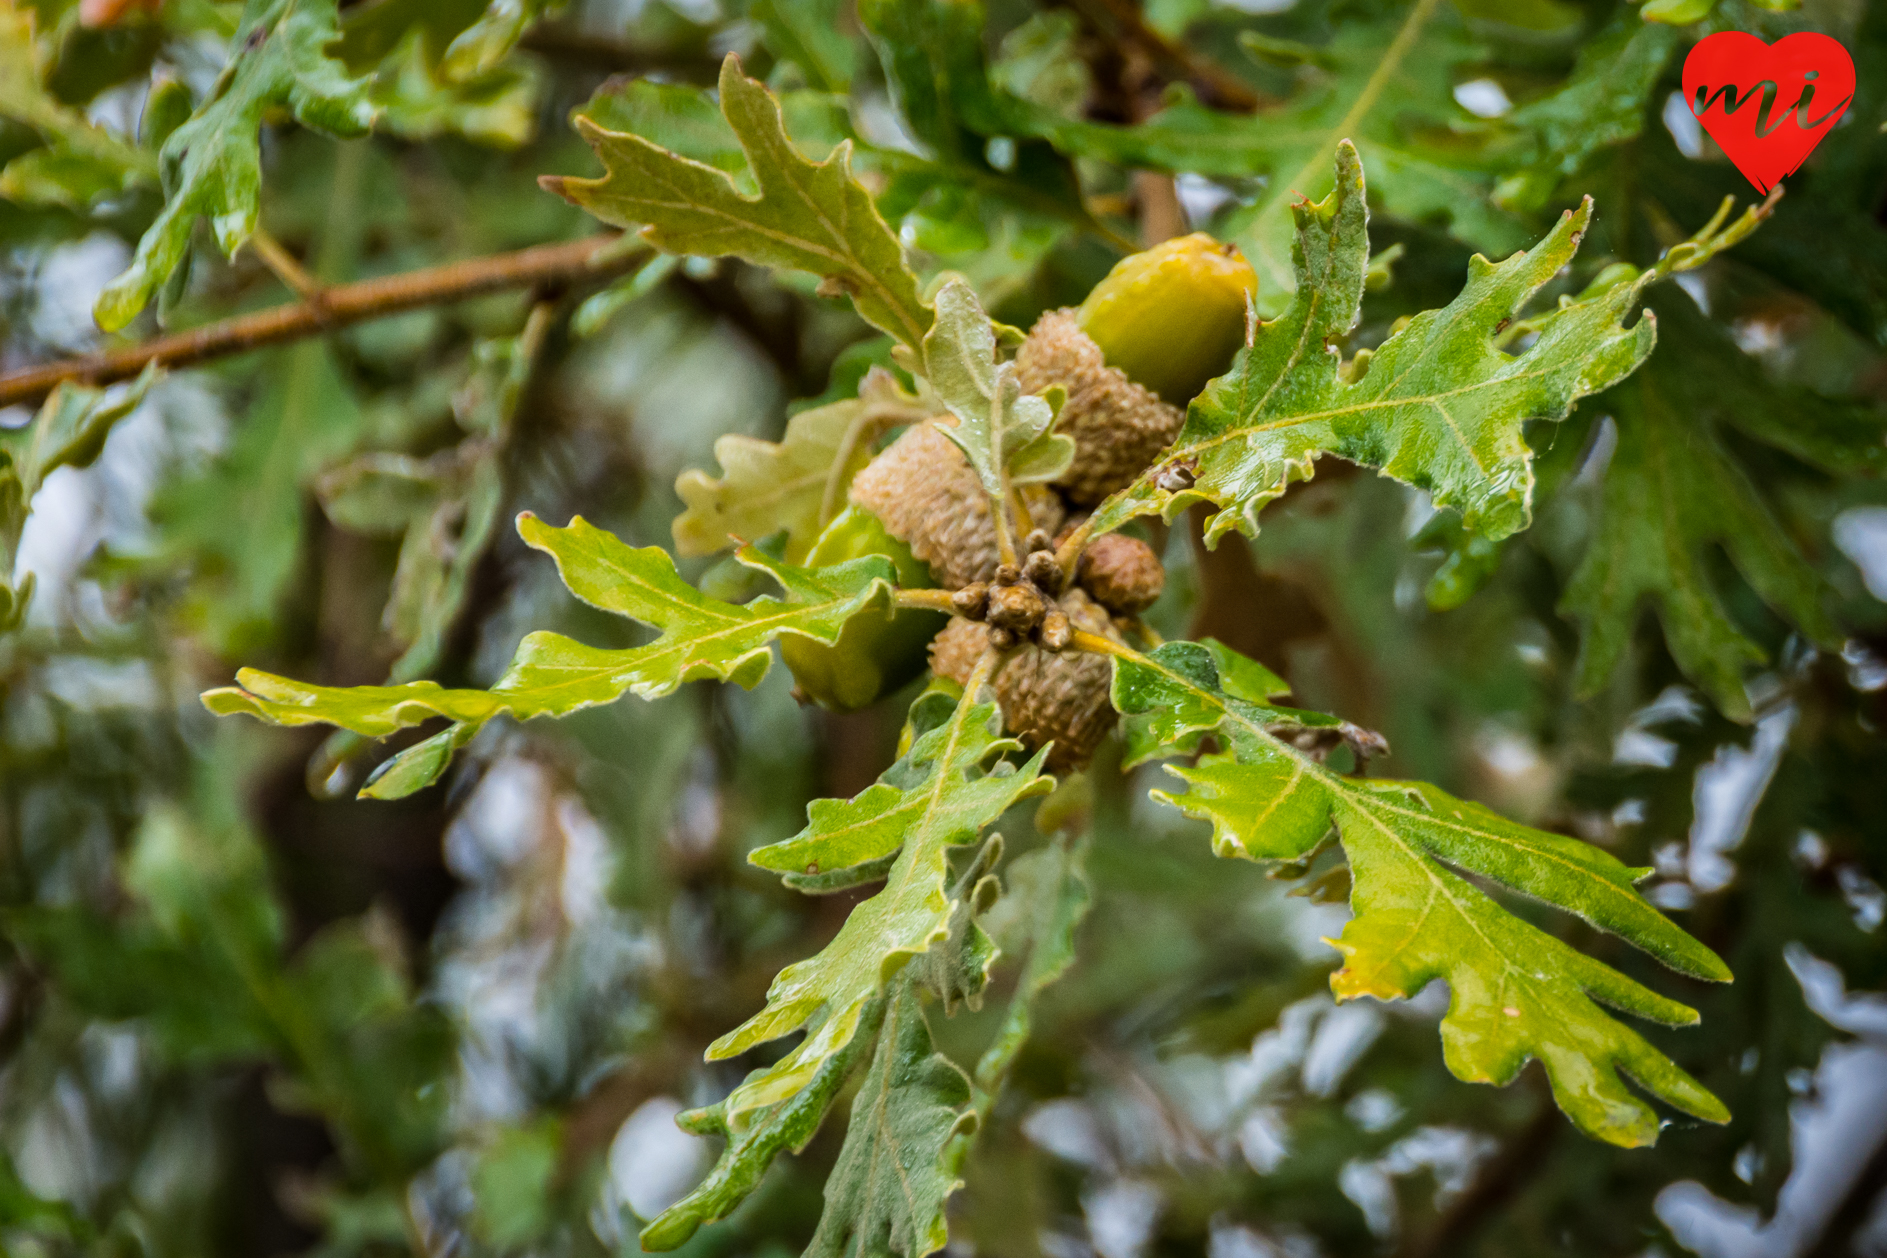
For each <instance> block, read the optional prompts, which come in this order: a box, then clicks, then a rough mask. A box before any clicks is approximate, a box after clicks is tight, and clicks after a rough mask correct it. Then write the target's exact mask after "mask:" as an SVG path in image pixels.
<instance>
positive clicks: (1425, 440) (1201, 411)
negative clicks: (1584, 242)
mask: <svg viewBox="0 0 1887 1258" xmlns="http://www.w3.org/2000/svg"><path fill="white" fill-rule="evenodd" d="M1728 209H1729V207H1728V205H1727V203H1726V205H1725V206H1724V207H1723V208H1722V209H1721V210H1720V211H1719V213H1718V215H1717V216H1716V218H1714V219H1712V220H1711V222H1710V223H1709V224H1707V225H1706V226H1705V227H1704V228H1703V229H1702V230H1701V231H1700V232H1699V233H1698V234H1697V236H1695V237H1693V238H1692V239H1691V240H1689V241H1686V242H1684V243H1683V244H1680V245H1678V246H1676V247H1675V248H1673V249H1671V250H1670V251H1669V252H1668V253H1667V254H1666V255H1665V257H1664V259H1663V260H1661V261H1660V262H1659V264H1658V265H1657V266H1656V267H1654V268H1652V269H1651V270H1649V271H1646V272H1644V273H1642V274H1638V273H1636V272H1633V273H1632V274H1631V275H1630V276H1629V277H1627V278H1626V279H1624V280H1623V281H1622V282H1617V283H1613V284H1610V285H1608V286H1605V287H1603V288H1602V289H1600V290H1599V291H1596V292H1592V293H1589V294H1582V297H1581V299H1580V300H1576V301H1575V300H1571V299H1566V300H1564V301H1563V302H1562V304H1561V305H1560V306H1559V307H1558V308H1557V309H1555V310H1552V311H1550V312H1548V313H1547V314H1546V315H1543V316H1540V317H1539V318H1536V319H1533V320H1530V321H1528V322H1527V324H1526V328H1527V330H1529V331H1531V332H1532V333H1534V334H1535V339H1534V341H1533V343H1532V344H1531V345H1530V346H1528V347H1527V348H1526V349H1525V350H1524V352H1521V353H1519V354H1512V353H1509V352H1508V347H1509V345H1510V344H1511V342H1512V339H1513V338H1512V336H1511V335H1509V336H1506V337H1503V336H1502V333H1504V332H1509V329H1510V325H1513V324H1514V321H1515V320H1516V319H1517V318H1518V317H1519V315H1520V312H1521V308H1522V307H1523V306H1524V305H1525V304H1526V303H1527V302H1528V301H1529V300H1530V299H1532V297H1533V296H1534V295H1535V294H1536V293H1538V292H1539V290H1540V289H1541V287H1543V286H1544V285H1545V284H1547V283H1548V282H1549V281H1551V280H1552V279H1553V278H1554V276H1556V275H1557V274H1558V273H1559V272H1560V270H1561V269H1562V268H1564V267H1565V266H1566V265H1567V263H1568V262H1570V261H1571V260H1572V257H1573V254H1574V252H1575V251H1576V250H1577V248H1578V246H1579V241H1580V239H1581V237H1582V236H1583V235H1584V233H1585V230H1586V227H1587V225H1588V223H1589V222H1590V220H1591V215H1592V207H1591V202H1590V200H1589V199H1588V200H1587V201H1585V202H1583V203H1582V204H1581V205H1580V207H1579V208H1578V209H1577V210H1573V211H1569V212H1567V213H1566V214H1564V215H1562V216H1561V218H1560V220H1559V222H1558V224H1557V225H1555V227H1554V228H1553V230H1552V231H1551V232H1550V233H1548V235H1547V236H1546V238H1545V239H1543V240H1542V241H1540V243H1539V244H1537V245H1535V246H1534V247H1533V248H1532V249H1529V250H1527V251H1525V252H1524V253H1517V254H1515V255H1513V256H1512V257H1510V258H1508V259H1506V260H1505V261H1502V262H1489V261H1488V260H1487V259H1486V258H1483V257H1480V256H1479V255H1476V256H1475V257H1473V258H1471V259H1470V260H1469V263H1468V282H1467V285H1466V287H1464V288H1463V289H1462V291H1461V294H1460V295H1459V296H1458V297H1456V298H1455V299H1454V301H1452V302H1450V303H1449V304H1448V305H1447V306H1445V307H1443V308H1441V309H1440V310H1428V311H1424V312H1423V313H1421V314H1419V315H1416V316H1415V317H1414V318H1413V319H1411V320H1409V321H1408V323H1407V324H1406V325H1405V326H1403V327H1401V328H1400V329H1399V330H1398V331H1397V332H1396V333H1395V334H1394V335H1392V336H1391V337H1389V339H1388V340H1386V341H1384V342H1383V344H1382V345H1381V346H1380V347H1379V348H1378V349H1376V350H1375V351H1374V352H1373V353H1370V352H1367V351H1365V352H1360V353H1358V354H1357V355H1356V357H1355V358H1354V359H1352V360H1351V361H1350V362H1349V363H1347V364H1345V363H1342V362H1341V361H1340V355H1339V353H1338V350H1337V348H1336V344H1335V343H1336V342H1337V341H1339V340H1341V339H1342V338H1343V337H1344V336H1346V335H1347V334H1348V333H1349V331H1350V330H1351V328H1353V327H1354V326H1355V324H1356V320H1357V316H1358V313H1359V311H1360V302H1361V299H1362V293H1363V286H1364V279H1365V276H1366V274H1367V270H1368V265H1369V239H1368V231H1367V228H1368V210H1367V208H1366V206H1365V201H1364V186H1363V170H1362V165H1361V162H1360V161H1359V159H1358V156H1357V153H1356V150H1355V149H1354V148H1352V147H1350V145H1349V144H1347V143H1344V144H1340V145H1338V147H1337V186H1336V188H1335V190H1334V191H1333V192H1332V193H1331V194H1330V196H1328V197H1326V198H1325V199H1324V200H1323V201H1321V202H1318V203H1316V204H1310V203H1305V204H1300V205H1297V206H1294V207H1293V209H1292V213H1293V214H1294V215H1295V216H1296V218H1297V224H1298V243H1297V246H1296V249H1295V251H1294V257H1295V261H1296V265H1297V271H1298V278H1299V283H1298V288H1297V295H1296V296H1295V297H1294V298H1293V300H1292V303H1291V307H1290V309H1289V310H1287V311H1285V313H1284V314H1283V315H1281V316H1279V317H1278V318H1277V319H1274V320H1270V321H1266V322H1263V323H1260V324H1259V326H1258V329H1257V333H1256V336H1255V338H1254V340H1253V344H1252V345H1251V346H1250V347H1249V348H1247V349H1244V350H1241V351H1240V352H1239V355H1238V358H1237V359H1236V360H1235V361H1234V362H1233V365H1232V370H1231V371H1229V372H1228V373H1226V374H1225V375H1223V376H1221V377H1219V378H1218V379H1217V380H1215V381H1213V382H1212V384H1210V385H1209V386H1207V388H1206V391H1205V392H1204V393H1203V394H1201V395H1200V396H1199V397H1198V398H1196V399H1195V400H1194V401H1193V404H1192V406H1191V408H1190V409H1189V411H1188V412H1187V416H1186V424H1185V427H1184V428H1182V429H1181V430H1180V434H1179V437H1178V438H1177V440H1175V442H1174V443H1173V445H1172V446H1170V447H1169V448H1168V449H1167V450H1166V452H1165V453H1164V454H1163V455H1162V456H1161V460H1160V465H1159V467H1157V468H1155V469H1154V470H1153V471H1152V472H1150V473H1149V474H1148V476H1147V477H1146V478H1143V479H1142V480H1141V481H1140V482H1138V483H1137V484H1135V485H1131V486H1129V487H1128V488H1127V489H1125V490H1122V491H1121V493H1120V494H1119V495H1117V496H1116V497H1115V498H1114V499H1112V500H1110V501H1109V502H1107V503H1105V504H1103V505H1102V507H1101V508H1100V509H1099V510H1098V511H1097V512H1096V527H1097V528H1098V529H1103V530H1104V529H1107V528H1113V527H1117V526H1118V525H1119V524H1120V523H1121V522H1124V521H1125V520H1126V519H1128V518H1131V517H1132V516H1134V515H1139V514H1147V513H1150V512H1153V511H1159V512H1161V513H1162V514H1164V515H1165V517H1166V518H1167V519H1169V520H1170V519H1171V518H1173V516H1174V515H1176V514H1177V513H1178V512H1179V511H1180V510H1182V509H1184V508H1185V507H1186V506H1187V505H1189V504H1191V503H1195V502H1199V503H1209V504H1211V505H1213V506H1216V507H1218V508H1219V510H1218V512H1217V513H1216V514H1214V515H1213V516H1212V517H1211V519H1210V520H1209V521H1208V523H1207V525H1206V538H1207V540H1208V541H1209V542H1211V541H1216V540H1217V539H1218V538H1219V537H1220V536H1222V535H1223V534H1225V533H1226V532H1228V531H1229V530H1231V529H1234V528H1236V529H1238V530H1239V531H1241V532H1243V533H1246V534H1248V535H1250V534H1255V533H1256V532H1257V528H1258V512H1259V511H1260V510H1261V509H1262V508H1263V507H1264V505H1265V504H1266V503H1268V502H1270V501H1271V500H1273V499H1274V498H1276V497H1278V496H1279V495H1280V494H1282V493H1283V492H1284V491H1285V489H1286V488H1287V487H1288V486H1289V485H1290V484H1291V482H1292V481H1296V480H1308V479H1310V477H1311V476H1312V475H1313V474H1314V463H1315V460H1316V459H1317V457H1318V456H1319V455H1322V454H1335V455H1338V456H1339V457H1341V458H1345V459H1349V460H1350V461H1352V462H1355V463H1361V464H1363V465H1364V466H1366V467H1373V468H1376V469H1378V470H1380V471H1381V472H1383V473H1384V474H1385V475H1388V476H1392V477H1394V478H1396V479H1397V480H1400V481H1403V482H1405V483H1407V484H1410V485H1414V486H1417V487H1418V488H1421V489H1425V490H1427V491H1428V492H1429V493H1430V495H1431V496H1432V497H1433V499H1434V501H1435V503H1436V504H1437V505H1438V506H1443V507H1450V508H1453V509H1455V510H1457V511H1459V512H1461V514H1462V516H1463V517H1464V523H1465V524H1466V526H1467V527H1468V528H1469V529H1471V530H1472V531H1474V532H1476V533H1479V534H1482V535H1484V536H1486V537H1489V538H1491V539H1495V540H1498V539H1500V538H1503V537H1507V536H1510V535H1512V534H1513V533H1516V532H1518V531H1519V530H1521V529H1523V528H1525V527H1526V526H1527V524H1528V523H1529V522H1530V520H1531V518H1532V496H1533V482H1534V475H1533V466H1532V464H1533V455H1532V451H1531V450H1530V449H1529V448H1528V446H1527V442H1526V438H1525V435H1524V427H1525V424H1526V421H1527V420H1529V419H1545V420H1554V421H1557V420H1562V419H1564V418H1565V417H1566V416H1567V415H1568V414H1569V413H1570V411H1571V409H1572V405H1573V403H1574V402H1575V401H1577V400H1578V399H1579V398H1581V397H1584V396H1586V395H1588V394H1591V393H1595V392H1598V391H1599V390H1601V389H1604V388H1606V387H1608V386H1609V385H1611V384H1613V383H1615V382H1617V381H1618V380H1621V379H1623V378H1624V377H1625V376H1627V375H1629V374H1630V373H1631V372H1632V371H1633V370H1634V369H1636V368H1637V366H1638V365H1639V364H1640V363H1642V362H1643V361H1644V359H1645V357H1646V356H1647V355H1648V354H1650V352H1651V349H1652V346H1653V345H1654V344H1655V342H1656V338H1657V324H1656V320H1655V318H1653V317H1652V316H1650V315H1648V314H1647V315H1646V316H1645V317H1644V318H1642V319H1639V320H1638V321H1637V322H1636V323H1635V324H1633V325H1632V326H1631V327H1626V326H1625V322H1624V321H1625V320H1626V319H1628V318H1630V317H1631V316H1632V315H1633V314H1634V313H1636V311H1637V310H1638V307H1639V304H1640V298H1641V295H1642V294H1643V292H1644V290H1645V288H1646V287H1647V286H1649V285H1650V284H1652V283H1654V282H1656V281H1658V280H1660V279H1663V278H1664V277H1666V276H1667V275H1670V274H1672V273H1674V272H1677V271H1681V270H1688V269H1690V268H1692V267H1695V266H1697V265H1700V264H1701V263H1702V262H1703V261H1704V260H1706V259H1708V258H1709V257H1712V256H1714V255H1715V254H1716V253H1718V252H1720V251H1721V250H1723V249H1725V248H1728V247H1729V246H1730V245H1732V244H1734V243H1736V242H1737V241H1739V240H1741V239H1742V238H1743V237H1744V236H1746V235H1748V234H1749V232H1750V231H1752V230H1754V228H1755V226H1756V224H1757V223H1758V222H1760V221H1761V217H1762V213H1763V212H1762V211H1758V210H1752V211H1750V212H1748V213H1746V214H1745V215H1744V216H1743V217H1742V218H1740V219H1738V220H1737V221H1736V222H1735V223H1732V224H1730V225H1729V226H1728V227H1724V226H1722V223H1723V220H1724V218H1725V217H1726V216H1727V213H1728ZM1518 330H1519V329H1518V328H1514V329H1513V331H1516V332H1517V331H1518ZM1180 470H1183V471H1184V473H1185V476H1186V477H1188V478H1190V480H1191V482H1192V483H1191V484H1190V485H1184V486H1183V487H1174V488H1170V489H1169V488H1164V487H1163V486H1164V485H1166V484H1172V483H1173V481H1172V478H1173V477H1174V476H1175V475H1176V474H1177V473H1178V472H1179V471H1180Z"/></svg>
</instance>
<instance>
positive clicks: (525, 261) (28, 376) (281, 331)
mask: <svg viewBox="0 0 1887 1258" xmlns="http://www.w3.org/2000/svg"><path fill="white" fill-rule="evenodd" d="M622 243H624V242H623V239H622V237H621V236H619V235H616V234H614V233H609V234H604V235H598V236H589V237H586V238H585V239H583V240H572V241H566V242H564V243H561V244H554V245H536V246H533V247H532V248H529V249H520V250H518V251H517V252H516V253H499V254H493V255H491V256H490V257H484V258H468V259H466V260H465V261H463V262H448V263H446V264H445V265H444V266H435V267H428V268H426V269H425V270H423V271H407V272H404V273H402V274H399V275H386V276H381V277H380V278H378V279H371V280H361V281H360V282H358V283H354V284H341V285H337V286H335V287H333V288H328V289H323V290H322V292H321V299H320V300H319V301H318V302H306V301H301V302H295V303H292V304H290V305H286V306H273V307H271V308H269V309H267V310H258V311H256V312H255V313H254V314H246V315H238V316H237V317H235V318H233V319H223V320H221V321H219V322H216V323H209V324H205V325H204V326H202V327H200V328H192V329H190V330H189V331H188V332H178V333H175V334H174V335H171V336H160V337H158V338H156V339H155V340H150V341H144V342H141V343H139V344H137V345H126V346H124V347H122V348H119V349H110V350H102V351H100V352H98V353H96V354H87V355H86V356H84V357H82V358H68V359H65V360H63V361H60V362H54V363H42V364H40V365H39V366H36V367H26V368H22V369H21V370H19V371H12V372H8V373H7V374H6V375H4V376H0V406H11V405H14V404H15V403H19V402H37V401H39V400H40V399H41V398H44V397H45V396H46V395H47V394H48V393H51V392H52V391H53V389H55V388H57V387H58V386H59V385H61V384H63V383H65V382H66V381H68V380H71V381H79V382H83V383H85V384H110V383H111V382H113V381H115V380H129V379H130V378H131V377H133V376H135V375H137V374H138V373H139V372H140V371H142V370H144V368H145V366H146V364H149V363H157V364H158V365H160V366H163V367H184V366H188V365H190V364H192V363H200V362H204V361H206V360H207V359H211V358H220V357H222V356H224V355H226V354H240V353H244V352H246V351H248V350H252V349H260V348H261V347H262V346H265V345H278V344H280V343H282V342H283V341H292V340H297V339H299V338H301V337H304V336H315V335H318V334H320V333H322V332H327V331H331V330H332V329H334V328H339V327H344V326H346V325H347V324H350V323H360V322H363V321H365V320H368V319H380V318H385V317H386V316H388V315H394V314H399V313H401V312H403V311H407V310H413V309H416V308H418V307H420V306H436V305H440V304H442V303H445V302H452V301H462V300H464V299H465V298H468V297H477V296H480V295H482V294H485V293H494V292H499V291H501V290H503V289H507V288H524V287H526V286H529V285H538V286H547V285H556V284H560V283H569V282H571V281H573V280H580V279H603V278H607V277H609V276H613V275H616V274H619V273H620V272H622V271H625V270H628V269H629V268H630V267H632V266H634V265H635V264H636V263H637V262H638V261H639V260H640V258H641V256H642V254H641V251H639V250H635V249H622V248H618V247H616V246H618V245H620V244H622Z"/></svg>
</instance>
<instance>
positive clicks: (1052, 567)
mask: <svg viewBox="0 0 1887 1258" xmlns="http://www.w3.org/2000/svg"><path fill="white" fill-rule="evenodd" d="M1022 575H1023V576H1024V577H1026V578H1027V579H1028V580H1029V581H1030V582H1031V583H1032V584H1033V585H1034V586H1035V587H1036V588H1037V589H1039V590H1041V591H1042V593H1044V594H1046V595H1048V596H1049V597H1051V598H1053V597H1054V596H1055V595H1057V594H1060V593H1061V587H1062V585H1063V584H1064V582H1063V581H1062V575H1061V565H1060V564H1058V563H1056V562H1055V552H1054V551H1052V550H1037V551H1035V552H1034V553H1032V554H1031V555H1030V556H1029V561H1028V562H1027V563H1025V564H1023V565H1022Z"/></svg>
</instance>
